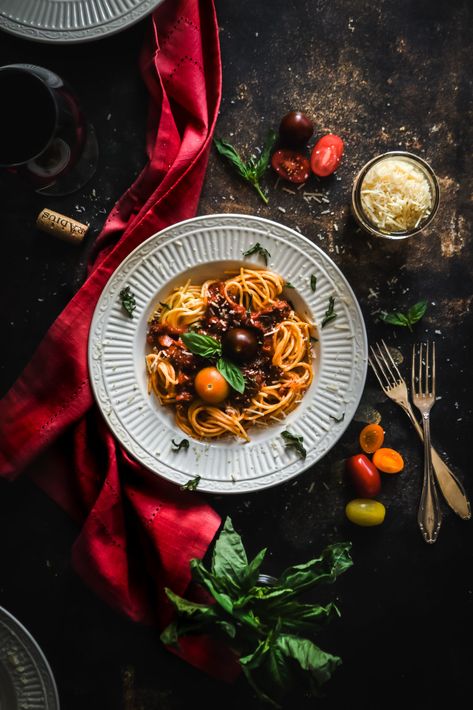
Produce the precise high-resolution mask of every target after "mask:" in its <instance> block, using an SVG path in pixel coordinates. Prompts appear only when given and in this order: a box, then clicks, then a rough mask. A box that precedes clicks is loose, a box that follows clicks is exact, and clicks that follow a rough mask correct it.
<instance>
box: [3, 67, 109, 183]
mask: <svg viewBox="0 0 473 710" xmlns="http://www.w3.org/2000/svg"><path fill="white" fill-rule="evenodd" d="M0 96H1V97H2V109H1V111H0V167H4V168H7V169H9V170H10V171H11V172H15V173H17V174H18V175H19V176H21V177H23V178H25V179H26V180H27V181H28V182H29V183H30V184H31V185H32V186H33V188H34V189H35V190H36V191H37V192H41V193H42V194H46V195H68V194H70V193H72V192H75V191H76V190H79V189H80V188H81V187H83V186H84V185H85V183H86V182H87V181H88V180H90V178H91V177H92V176H93V175H94V173H95V171H96V169H97V162H98V146H97V140H96V137H95V131H94V128H93V126H92V125H91V124H90V123H89V122H87V121H86V119H85V117H84V114H83V112H82V110H81V108H80V105H79V102H78V100H77V97H76V96H75V94H74V92H73V91H72V90H71V88H70V87H69V86H68V85H67V84H66V83H65V82H64V81H63V80H62V79H61V78H60V77H59V76H58V75H57V74H55V73H54V72H52V71H50V70H49V69H45V68H44V67H38V66H35V65H33V64H10V65H8V66H3V67H0Z"/></svg>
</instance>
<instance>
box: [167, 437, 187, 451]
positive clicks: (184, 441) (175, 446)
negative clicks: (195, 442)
mask: <svg viewBox="0 0 473 710" xmlns="http://www.w3.org/2000/svg"><path fill="white" fill-rule="evenodd" d="M171 444H172V446H173V448H172V451H175V452H176V453H177V452H178V451H180V450H181V449H188V448H189V439H182V441H180V442H179V443H176V442H175V441H174V439H172V440H171Z"/></svg>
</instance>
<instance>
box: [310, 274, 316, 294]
mask: <svg viewBox="0 0 473 710" xmlns="http://www.w3.org/2000/svg"><path fill="white" fill-rule="evenodd" d="M310 287H311V289H312V291H314V293H315V291H316V289H317V276H316V275H315V274H312V276H311V277H310Z"/></svg>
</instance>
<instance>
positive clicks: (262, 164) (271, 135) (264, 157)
mask: <svg viewBox="0 0 473 710" xmlns="http://www.w3.org/2000/svg"><path fill="white" fill-rule="evenodd" d="M275 142H276V133H275V132H274V131H273V130H269V131H268V135H267V136H266V141H265V144H264V146H263V150H262V151H261V155H260V156H259V158H258V160H257V162H256V165H255V166H254V173H255V177H256V178H257V179H258V180H259V179H260V178H261V177H263V175H264V173H265V172H266V170H267V168H268V163H269V158H270V156H271V151H272V149H273V146H274V144H275Z"/></svg>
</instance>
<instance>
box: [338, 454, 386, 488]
mask: <svg viewBox="0 0 473 710" xmlns="http://www.w3.org/2000/svg"><path fill="white" fill-rule="evenodd" d="M345 466H346V472H347V474H348V476H349V478H350V481H351V483H352V484H353V487H354V488H355V490H356V492H357V493H358V495H360V496H362V497H363V498H374V497H375V496H376V495H378V493H379V491H380V490H381V476H380V475H379V471H378V469H377V468H376V466H375V465H374V463H372V462H371V461H370V460H369V458H368V457H367V456H365V455H364V454H357V455H356V456H351V457H350V458H349V459H347V461H346V464H345Z"/></svg>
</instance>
